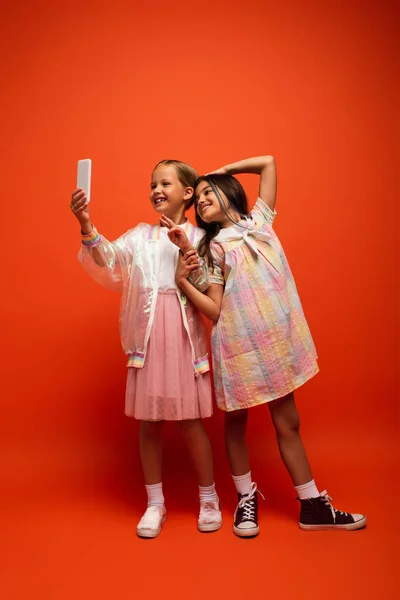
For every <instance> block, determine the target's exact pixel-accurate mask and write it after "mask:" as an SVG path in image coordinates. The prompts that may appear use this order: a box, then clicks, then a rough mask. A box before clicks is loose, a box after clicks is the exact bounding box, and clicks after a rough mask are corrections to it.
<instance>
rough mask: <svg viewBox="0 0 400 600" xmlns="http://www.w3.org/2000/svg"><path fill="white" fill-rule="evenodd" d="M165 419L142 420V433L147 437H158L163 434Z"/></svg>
mask: <svg viewBox="0 0 400 600" xmlns="http://www.w3.org/2000/svg"><path fill="white" fill-rule="evenodd" d="M163 425H164V421H141V422H140V433H141V434H142V435H144V436H146V437H148V438H149V437H151V438H158V437H160V436H161V433H162V428H163Z"/></svg>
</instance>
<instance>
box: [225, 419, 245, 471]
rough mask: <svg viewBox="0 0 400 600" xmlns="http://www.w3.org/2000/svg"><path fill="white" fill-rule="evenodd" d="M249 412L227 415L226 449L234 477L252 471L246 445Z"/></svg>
mask: <svg viewBox="0 0 400 600" xmlns="http://www.w3.org/2000/svg"><path fill="white" fill-rule="evenodd" d="M247 414H248V410H247V409H244V410H235V411H232V412H227V413H225V447H226V452H227V455H228V460H229V464H230V467H231V472H232V475H235V476H238V475H245V474H246V473H248V472H249V471H250V462H249V453H248V450H247V444H246V428H247Z"/></svg>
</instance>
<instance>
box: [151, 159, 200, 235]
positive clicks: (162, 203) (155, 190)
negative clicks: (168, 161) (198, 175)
mask: <svg viewBox="0 0 400 600" xmlns="http://www.w3.org/2000/svg"><path fill="white" fill-rule="evenodd" d="M192 195H193V188H190V187H185V186H184V185H183V184H182V183H181V182H180V181H179V178H178V174H177V172H176V168H175V167H174V166H173V165H165V164H161V165H159V166H158V167H156V168H155V169H154V171H153V175H152V178H151V190H150V200H151V203H152V205H153V207H154V209H155V210H156V211H157V212H158V213H159V214H160V215H166V216H167V217H169V218H170V219H172V220H173V221H175V223H180V222H182V219H183V215H184V213H185V209H186V204H187V202H188V200H190V198H191V197H192Z"/></svg>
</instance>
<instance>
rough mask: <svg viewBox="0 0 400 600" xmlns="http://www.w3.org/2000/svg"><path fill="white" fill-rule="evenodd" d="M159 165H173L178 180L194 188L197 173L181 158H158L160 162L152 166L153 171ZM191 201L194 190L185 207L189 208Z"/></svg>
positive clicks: (184, 185) (185, 185) (192, 200)
mask: <svg viewBox="0 0 400 600" xmlns="http://www.w3.org/2000/svg"><path fill="white" fill-rule="evenodd" d="M161 165H166V166H167V167H170V166H171V167H175V171H176V174H177V176H178V179H179V181H180V182H181V184H182V185H183V187H191V188H193V190H194V184H195V182H196V180H197V173H196V171H195V169H194V168H193V167H191V166H190V165H188V164H187V163H185V162H182V161H181V160H174V159H168V158H167V159H164V160H160V162H159V163H157V164H156V166H155V167H154V169H153V171H155V170H156V169H157V167H160V166H161ZM193 202H194V192H193V196H192V197H191V198H190V200H189V201H188V203H187V205H186V208H190V207H191V206H192V204H193Z"/></svg>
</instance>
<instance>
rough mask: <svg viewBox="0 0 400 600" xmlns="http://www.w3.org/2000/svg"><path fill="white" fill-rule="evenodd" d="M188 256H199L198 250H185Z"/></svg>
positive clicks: (185, 255)
mask: <svg viewBox="0 0 400 600" xmlns="http://www.w3.org/2000/svg"><path fill="white" fill-rule="evenodd" d="M188 256H197V252H196V250H193V249H192V250H188V251H187V252H185V254H184V257H185V258H187V257H188Z"/></svg>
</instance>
